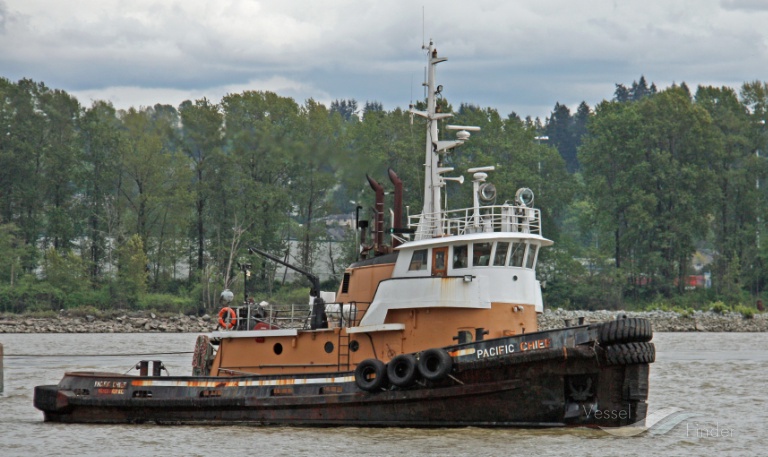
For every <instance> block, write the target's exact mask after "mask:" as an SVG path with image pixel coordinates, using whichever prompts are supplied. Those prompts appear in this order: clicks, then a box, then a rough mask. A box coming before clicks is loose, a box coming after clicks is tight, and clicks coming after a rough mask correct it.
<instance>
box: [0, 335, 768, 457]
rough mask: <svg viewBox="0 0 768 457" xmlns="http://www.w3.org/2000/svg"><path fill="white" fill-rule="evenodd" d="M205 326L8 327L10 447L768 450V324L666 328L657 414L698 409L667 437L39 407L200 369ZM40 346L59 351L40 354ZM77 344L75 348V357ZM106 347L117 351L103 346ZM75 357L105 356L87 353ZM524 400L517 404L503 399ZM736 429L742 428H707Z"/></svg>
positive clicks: (120, 452)
mask: <svg viewBox="0 0 768 457" xmlns="http://www.w3.org/2000/svg"><path fill="white" fill-rule="evenodd" d="M195 338H196V335H194V334H168V335H166V334H78V335H70V334H66V335H60V334H40V335H30V334H18V335H16V334H3V335H0V343H2V344H3V346H4V349H5V354H6V357H5V364H4V365H5V393H4V394H3V396H0V455H2V456H4V457H5V456H8V457H10V456H47V455H63V456H68V455H71V456H78V457H79V456H127V455H131V456H166V455H167V456H176V455H184V456H205V457H210V456H218V455H224V454H226V455H251V454H253V455H257V456H259V457H261V456H272V455H275V456H276V455H291V456H312V457H317V456H326V455H334V456H335V455H339V456H360V455H366V456H400V455H413V454H418V455H428V456H446V455H457V456H459V455H461V456H463V455H473V456H509V455H553V456H568V457H575V456H581V455H585V456H589V455H594V456H597V455H600V456H603V455H638V456H641V455H642V456H649V455H691V456H699V455H713V454H717V455H719V456H730V455H733V456H741V455H761V454H763V453H764V452H765V451H764V450H765V449H767V448H768V439H766V437H765V435H764V434H763V430H764V428H765V424H766V419H768V417H767V416H768V408H767V407H766V406H768V405H767V403H768V393H766V391H767V390H768V386H766V383H768V351H765V350H764V348H766V346H768V334H764V333H760V334H754V333H753V334H737V333H716V334H712V333H659V334H656V336H655V338H654V342H655V343H656V349H657V361H656V363H655V364H653V365H652V368H651V393H650V397H649V412H653V411H655V410H660V409H662V408H664V407H669V406H674V407H677V408H680V409H682V410H684V411H686V412H690V413H696V414H697V416H696V417H695V418H692V419H690V420H686V421H683V422H682V423H680V424H679V425H677V426H676V427H675V428H673V429H672V430H671V431H669V432H668V433H666V434H663V435H652V434H648V433H646V434H643V435H640V436H638V437H634V438H621V437H615V436H612V435H609V434H607V433H605V432H603V431H601V430H591V429H580V428H576V429H533V430H526V429H523V430H520V429H479V428H461V429H387V428H373V429H367V428H352V427H343V428H327V429H318V428H298V427H257V426H215V427H213V426H175V427H173V426H172V427H168V426H155V425H119V426H117V425H108V426H104V425H78V424H70V425H63V424H50V423H44V422H43V421H42V413H40V412H39V411H37V410H36V409H34V407H33V406H32V389H33V387H34V386H35V385H40V384H55V383H57V382H58V381H59V379H60V378H61V376H62V374H63V373H64V371H77V370H83V371H113V372H120V373H123V372H126V371H128V370H130V369H131V368H132V367H133V365H134V364H135V363H136V362H137V361H138V360H140V359H142V358H144V359H154V358H157V359H162V360H163V362H164V363H165V365H166V367H167V368H168V370H169V371H170V372H171V374H174V375H177V374H178V375H182V374H189V373H190V372H191V360H192V354H191V353H186V354H164V355H162V356H157V357H148V356H146V355H145V356H137V355H128V356H119V355H117V354H148V353H157V352H175V351H191V350H192V348H193V347H194V341H195ZM33 354H53V355H54V356H51V357H33V356H32V355H33ZM67 354H69V355H67ZM99 354H109V356H102V355H99ZM14 355H21V356H14ZM74 355H97V356H95V357H91V356H85V357H76V356H74ZM499 407H514V405H499ZM711 430H718V431H722V430H733V432H732V434H733V436H722V435H723V433H719V434H718V436H707V434H706V433H704V434H702V431H711Z"/></svg>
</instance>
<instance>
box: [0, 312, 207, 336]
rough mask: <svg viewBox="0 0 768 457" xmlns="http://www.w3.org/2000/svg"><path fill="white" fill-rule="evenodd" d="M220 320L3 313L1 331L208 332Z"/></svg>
mask: <svg viewBox="0 0 768 457" xmlns="http://www.w3.org/2000/svg"><path fill="white" fill-rule="evenodd" d="M216 325H217V323H216V319H215V318H212V317H211V316H209V315H207V314H206V315H205V316H202V317H197V316H186V315H183V314H179V315H174V316H158V315H156V314H154V313H132V314H130V315H128V314H123V315H119V316H114V317H112V316H110V317H97V316H92V315H86V316H82V317H80V316H67V315H59V316H57V317H46V318H36V317H27V316H16V315H8V314H7V315H3V316H0V333H207V332H210V331H213V330H215V329H216Z"/></svg>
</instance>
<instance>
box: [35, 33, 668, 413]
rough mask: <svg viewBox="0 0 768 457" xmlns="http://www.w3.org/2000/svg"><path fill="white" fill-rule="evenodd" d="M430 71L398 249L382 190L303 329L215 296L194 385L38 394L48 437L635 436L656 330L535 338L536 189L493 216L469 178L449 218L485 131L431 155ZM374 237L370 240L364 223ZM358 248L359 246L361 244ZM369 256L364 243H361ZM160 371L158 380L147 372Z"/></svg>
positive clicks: (92, 387)
mask: <svg viewBox="0 0 768 457" xmlns="http://www.w3.org/2000/svg"><path fill="white" fill-rule="evenodd" d="M424 49H425V50H426V52H427V58H428V72H427V82H426V83H425V86H426V88H427V92H428V96H427V104H426V110H418V109H415V108H414V107H413V106H412V107H411V114H412V115H415V116H420V117H423V118H425V119H426V124H427V132H426V148H425V179H424V206H423V211H422V212H421V214H418V215H414V216H409V217H408V221H407V224H403V222H402V213H403V211H402V203H401V202H402V182H400V180H399V178H398V177H397V175H396V173H394V172H393V171H392V170H390V172H389V175H390V179H391V180H392V182H393V184H394V187H395V204H394V206H395V208H394V218H393V222H392V228H391V229H390V233H392V243H391V245H385V243H384V216H383V215H384V191H383V187H382V186H381V185H379V184H378V183H377V182H376V181H375V180H374V179H372V178H370V177H369V178H368V181H369V183H370V185H371V187H372V188H373V189H374V190H375V191H376V212H375V214H376V216H375V220H374V226H373V227H372V233H373V236H372V240H371V242H372V244H371V245H370V246H367V247H366V248H365V251H370V252H366V254H370V255H366V256H365V257H370V258H363V259H362V260H359V261H357V262H356V263H353V264H352V265H350V266H349V267H348V268H347V269H346V271H345V272H344V277H343V280H342V282H341V285H340V287H339V290H338V291H337V292H336V293H326V292H321V291H320V286H319V281H318V279H317V277H315V276H314V275H312V274H311V273H310V272H307V271H304V270H302V269H300V268H297V267H295V266H292V265H290V264H288V263H286V262H283V261H282V259H280V258H276V257H273V256H271V255H270V254H268V253H266V252H262V251H260V250H258V249H255V248H250V249H249V251H250V253H251V254H260V255H264V256H266V257H268V258H270V259H272V260H274V261H276V262H278V263H282V264H284V265H285V266H286V267H287V268H291V269H294V270H296V271H298V272H299V273H301V274H304V275H305V276H307V277H308V278H309V279H310V280H311V281H312V284H313V286H312V290H311V291H310V295H311V296H312V297H313V299H312V304H311V306H310V308H309V310H308V312H307V314H306V315H305V319H304V320H303V324H302V325H298V326H296V325H290V324H289V322H290V321H289V320H285V319H283V318H281V317H280V315H279V313H278V312H276V311H275V310H273V309H269V308H264V307H260V306H258V305H249V304H248V303H247V301H246V303H245V304H244V306H241V307H232V306H230V305H231V301H232V294H231V293H229V292H228V291H225V293H223V294H222V299H223V301H224V302H225V305H226V306H225V307H224V308H223V309H222V310H221V312H220V313H219V323H220V329H218V330H217V331H215V332H212V333H211V334H208V335H200V336H199V337H198V339H197V342H196V345H195V352H194V356H193V361H192V365H193V367H192V368H193V369H192V374H191V375H190V376H162V370H163V365H162V362H160V361H141V362H139V363H138V364H137V369H138V370H139V372H138V374H136V375H129V374H119V373H104V372H68V373H65V374H64V377H63V379H62V380H61V381H60V382H59V384H58V385H48V386H38V387H36V388H35V395H34V405H35V407H36V408H38V409H40V410H41V411H43V413H44V418H45V420H46V421H50V422H77V423H151V422H154V423H163V424H189V423H205V424H215V423H254V424H264V425H301V426H393V427H463V426H480V427H551V426H588V427H619V426H625V425H643V424H644V421H645V417H646V411H647V403H646V401H647V397H648V373H649V364H650V363H652V362H653V361H654V360H655V348H654V345H653V343H651V342H650V340H651V339H652V337H653V333H652V330H651V325H650V322H649V321H647V320H645V319H640V318H619V319H617V320H614V321H610V322H606V323H601V324H588V323H584V322H583V321H582V322H578V323H576V325H571V323H567V324H566V326H565V327H563V328H560V329H556V330H547V331H539V330H538V328H537V314H539V313H542V312H543V300H542V295H541V286H540V283H539V281H537V280H536V263H537V259H538V255H539V252H540V251H541V249H542V248H544V247H547V246H550V245H552V241H550V240H548V239H546V238H544V237H543V236H542V233H541V219H540V216H541V214H540V211H539V209H537V208H535V207H534V206H533V200H534V195H533V192H531V190H530V189H527V188H523V189H520V190H518V191H517V193H516V195H515V197H514V202H513V203H512V204H508V203H504V204H503V205H495V204H491V203H493V201H494V197H495V188H494V187H493V185H492V184H490V183H489V182H486V180H487V178H488V173H489V172H492V171H493V170H494V168H493V167H478V168H471V169H469V170H467V172H468V173H470V174H471V176H472V192H473V206H472V207H470V208H463V209H455V210H448V209H445V208H442V205H441V202H442V189H443V187H444V186H445V183H446V181H448V180H452V179H453V180H457V181H460V182H463V176H460V177H458V178H451V177H447V176H445V174H446V173H449V172H451V171H452V170H453V169H452V168H446V167H442V164H441V160H440V158H441V156H442V155H444V154H446V153H448V152H449V151H450V150H451V149H452V148H454V147H456V146H459V145H461V144H463V143H464V142H466V141H468V139H469V137H470V132H472V131H477V130H479V128H476V127H471V126H452V125H448V126H447V130H456V131H457V133H456V139H455V140H438V133H439V132H438V121H440V120H442V119H446V118H448V117H450V114H448V113H440V112H439V110H438V109H437V105H436V94H438V93H439V91H440V87H439V86H437V85H436V83H435V67H436V66H437V65H438V64H440V63H441V62H444V61H445V60H447V59H446V58H444V57H441V56H438V53H437V50H436V48H435V46H434V44H433V43H432V42H430V44H429V46H425V47H424ZM360 225H365V224H360ZM363 233H365V232H363ZM363 244H364V243H363ZM150 364H151V367H152V369H151V372H150Z"/></svg>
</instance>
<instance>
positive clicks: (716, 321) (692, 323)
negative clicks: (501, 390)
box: [539, 309, 768, 332]
mask: <svg viewBox="0 0 768 457" xmlns="http://www.w3.org/2000/svg"><path fill="white" fill-rule="evenodd" d="M620 315H625V316H627V317H643V318H645V319H648V320H650V321H651V324H652V325H653V331H654V332H768V313H757V314H755V315H754V317H752V318H745V317H744V316H742V315H741V314H740V313H725V314H718V313H714V312H712V311H706V312H704V311H695V312H693V313H690V314H679V313H676V312H674V311H643V312H630V311H566V310H562V309H555V310H549V309H548V310H546V311H545V312H544V314H541V315H539V329H541V330H547V329H552V328H558V327H562V326H563V325H564V324H565V321H566V320H569V321H570V322H571V325H576V324H578V323H579V319H580V318H583V320H584V323H589V324H593V323H597V322H605V321H609V320H613V319H616V317H617V316H620Z"/></svg>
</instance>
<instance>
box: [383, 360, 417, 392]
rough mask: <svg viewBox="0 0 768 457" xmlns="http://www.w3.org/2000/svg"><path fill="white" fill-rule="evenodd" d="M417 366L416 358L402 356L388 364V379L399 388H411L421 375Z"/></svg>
mask: <svg viewBox="0 0 768 457" xmlns="http://www.w3.org/2000/svg"><path fill="white" fill-rule="evenodd" d="M416 365H417V362H416V357H414V356H412V355H411V354H400V355H398V356H396V357H395V358H394V359H392V360H390V361H389V363H388V364H387V379H388V380H389V382H391V383H392V384H394V385H396V386H397V387H409V386H411V385H413V383H414V382H416V377H417V376H418V374H419V372H418V369H417V367H416Z"/></svg>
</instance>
